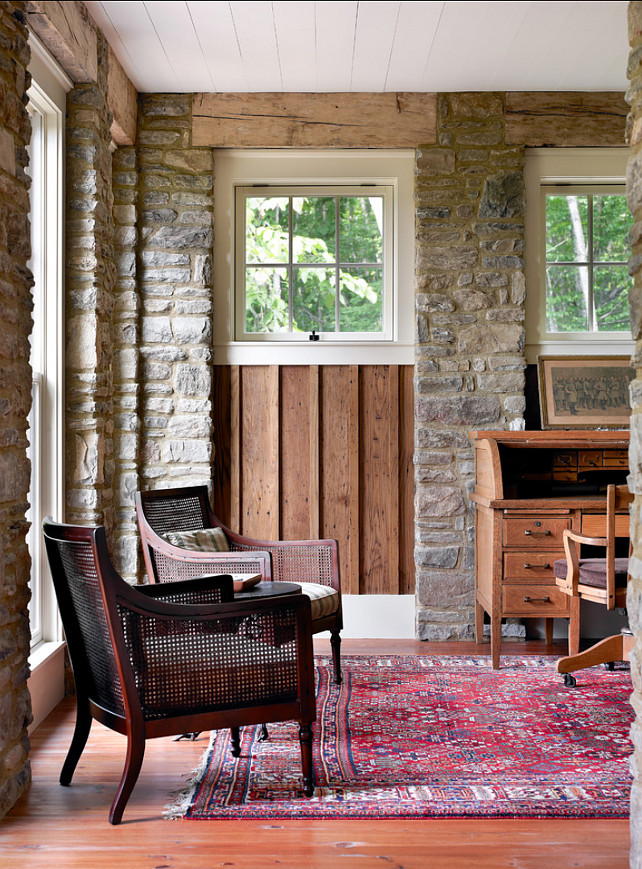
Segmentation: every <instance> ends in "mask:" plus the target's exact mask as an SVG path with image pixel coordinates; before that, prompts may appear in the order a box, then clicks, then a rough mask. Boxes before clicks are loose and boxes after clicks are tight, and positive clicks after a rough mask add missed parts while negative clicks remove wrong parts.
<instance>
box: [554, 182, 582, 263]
mask: <svg viewBox="0 0 642 869" xmlns="http://www.w3.org/2000/svg"><path fill="white" fill-rule="evenodd" d="M588 241H589V235H588V196H547V197H546V260H547V262H587V261H588V247H587V245H588Z"/></svg>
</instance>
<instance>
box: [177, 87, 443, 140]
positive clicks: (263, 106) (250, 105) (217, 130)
mask: <svg viewBox="0 0 642 869" xmlns="http://www.w3.org/2000/svg"><path fill="white" fill-rule="evenodd" d="M192 113H193V116H192V143H193V144H194V145H195V146H210V147H213V148H415V147H416V146H417V145H429V144H433V143H434V142H435V127H436V95H435V94H426V93H391V94H369V93H355V94H351V93H342V94H338V93H337V94H316V93H310V94H303V93H291V94H277V93H263V94H259V93H249V94H194V99H193V105H192Z"/></svg>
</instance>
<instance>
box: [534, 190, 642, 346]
mask: <svg viewBox="0 0 642 869" xmlns="http://www.w3.org/2000/svg"><path fill="white" fill-rule="evenodd" d="M543 193H544V195H545V198H546V204H545V210H546V239H545V244H546V331H547V332H548V333H551V334H552V333H558V332H624V333H627V334H628V333H629V332H630V321H629V302H628V291H629V288H630V286H631V285H632V283H633V281H632V279H631V278H630V277H629V273H628V268H627V259H628V252H627V247H628V241H627V239H628V232H629V229H630V228H631V225H632V223H633V218H632V216H631V213H630V212H629V209H628V208H627V204H626V196H625V195H624V191H622V192H615V191H614V189H613V188H612V189H610V190H609V188H602V189H600V188H591V187H572V188H564V187H544V188H543Z"/></svg>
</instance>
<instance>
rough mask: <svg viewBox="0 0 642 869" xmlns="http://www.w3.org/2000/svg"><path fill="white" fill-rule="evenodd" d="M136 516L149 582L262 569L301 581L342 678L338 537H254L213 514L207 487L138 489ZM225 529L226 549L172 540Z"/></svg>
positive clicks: (315, 628)
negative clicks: (326, 633)
mask: <svg viewBox="0 0 642 869" xmlns="http://www.w3.org/2000/svg"><path fill="white" fill-rule="evenodd" d="M136 515H137V517H138V528H139V531H140V536H141V541H142V544H143V556H144V558H145V567H146V568H147V576H148V578H149V581H150V582H152V583H153V582H166V581H167V580H169V579H180V578H182V577H185V578H187V577H194V576H198V575H200V574H204V573H225V572H227V573H253V572H258V573H261V574H262V576H263V579H266V580H275V581H278V582H294V583H297V584H303V585H302V588H303V593H304V594H307V595H308V596H310V597H311V601H312V633H313V634H316V633H319V632H320V631H330V644H331V647H332V660H333V665H334V677H335V682H336V683H337V684H339V683H340V682H341V654H340V649H341V633H340V632H341V629H342V628H343V613H342V609H341V582H340V579H339V554H338V547H337V542H336V540H329V539H328V540H255V539H253V538H251V537H243V536H242V535H241V534H236V533H235V532H234V531H232V530H231V529H230V528H227V527H226V526H225V525H224V524H223V523H222V522H221V520H220V519H218V518H217V517H216V516H215V515H214V513H213V512H212V508H211V506H210V499H209V494H208V490H207V486H188V487H178V488H174V489H156V490H152V491H148V492H137V493H136ZM216 528H218V529H221V530H222V532H223V535H222V536H223V538H224V545H225V546H226V547H228V551H212V550H211V549H208V550H207V551H203V550H201V551H198V550H194V549H192V548H190V549H186V548H184V546H185V544H184V543H181V542H178V543H171V542H170V538H171V539H172V540H174V541H176V540H177V536H178V535H180V534H181V533H182V534H183V536H185V532H187V533H188V536H189V532H192V531H200V530H203V529H216Z"/></svg>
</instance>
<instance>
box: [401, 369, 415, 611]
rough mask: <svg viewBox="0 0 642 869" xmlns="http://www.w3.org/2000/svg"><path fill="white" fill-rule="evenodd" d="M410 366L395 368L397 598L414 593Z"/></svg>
mask: <svg viewBox="0 0 642 869" xmlns="http://www.w3.org/2000/svg"><path fill="white" fill-rule="evenodd" d="M413 375H414V370H413V366H412V365H403V366H400V368H399V594H414V591H415V471H414V465H413V453H414V449H415V424H414V422H415V419H414V413H415V405H414V384H413Z"/></svg>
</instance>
